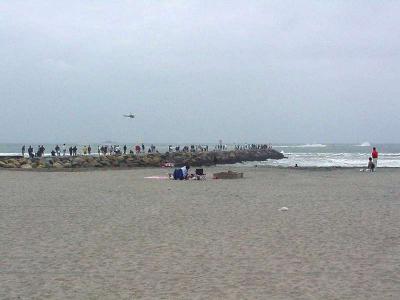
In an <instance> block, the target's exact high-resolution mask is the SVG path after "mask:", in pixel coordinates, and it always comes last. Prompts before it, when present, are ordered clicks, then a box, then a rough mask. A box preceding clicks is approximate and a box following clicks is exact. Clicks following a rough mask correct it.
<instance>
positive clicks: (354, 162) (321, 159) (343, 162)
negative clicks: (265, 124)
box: [244, 153, 400, 168]
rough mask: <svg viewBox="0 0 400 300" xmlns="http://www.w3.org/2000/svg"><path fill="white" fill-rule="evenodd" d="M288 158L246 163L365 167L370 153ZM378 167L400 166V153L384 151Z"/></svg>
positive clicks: (288, 154) (302, 154)
mask: <svg viewBox="0 0 400 300" xmlns="http://www.w3.org/2000/svg"><path fill="white" fill-rule="evenodd" d="M285 156H286V157H287V158H284V159H280V160H274V159H271V160H267V161H261V162H256V163H254V162H246V163H244V165H247V166H249V165H259V166H276V167H293V166H295V165H296V164H297V165H298V166H299V167H312V168H315V167H316V168H319V167H321V168H322V167H328V168H329V167H341V168H363V167H367V165H368V157H369V156H370V154H369V153H285ZM378 167H386V168H400V153H384V154H381V155H380V158H379V160H378Z"/></svg>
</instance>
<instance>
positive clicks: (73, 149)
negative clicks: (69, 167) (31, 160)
mask: <svg viewBox="0 0 400 300" xmlns="http://www.w3.org/2000/svg"><path fill="white" fill-rule="evenodd" d="M270 148H271V146H269V145H266V144H244V145H235V146H234V148H233V149H234V150H257V149H270ZM25 150H26V149H25V145H23V146H22V149H21V152H22V155H23V156H24V155H25ZM45 150H46V149H45V147H44V146H43V145H39V146H38V148H37V151H34V149H33V147H32V146H31V145H30V146H29V147H28V152H27V153H28V155H29V157H42V156H44V154H45ZM213 150H214V151H227V150H229V149H228V145H226V144H222V143H220V144H217V145H215V146H214V149H213ZM167 151H168V152H208V151H209V145H201V144H199V145H195V144H192V145H184V146H181V145H168V150H167ZM143 153H159V150H158V149H157V147H156V146H155V145H154V144H151V145H148V146H147V147H146V146H145V145H144V144H143V143H142V144H137V145H134V146H133V147H132V148H129V147H128V146H127V145H123V146H122V147H121V146H120V145H117V144H115V145H110V144H107V145H98V146H97V153H96V152H95V150H93V148H92V147H91V145H84V146H82V148H81V149H78V146H77V145H71V146H69V147H68V146H67V145H66V144H62V145H61V146H60V145H58V144H57V145H56V146H55V147H54V149H52V150H50V154H51V156H66V155H69V156H77V155H78V154H79V155H93V154H95V155H96V154H97V155H99V156H100V155H122V154H124V155H125V154H143Z"/></svg>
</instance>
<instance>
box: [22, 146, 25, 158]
mask: <svg viewBox="0 0 400 300" xmlns="http://www.w3.org/2000/svg"><path fill="white" fill-rule="evenodd" d="M21 152H22V157H24V156H25V145H23V146H22V149H21Z"/></svg>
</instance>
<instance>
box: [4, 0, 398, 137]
mask: <svg viewBox="0 0 400 300" xmlns="http://www.w3.org/2000/svg"><path fill="white" fill-rule="evenodd" d="M399 28H400V1H384V0H381V1H368V0H365V1H356V0H355V1H334V0H332V1H301V0H298V1H297V0H296V1H283V0H279V1H233V0H231V1H215V0H214V1H207V0H201V1H189V0H187V1H172V0H171V1H149V0H147V1H118V0H113V1H100V0H99V1H91V0H88V1H74V0H69V1H62V0H60V1H40V0H37V1H29V0H24V1H19V0H2V1H1V2H0V45H1V47H0V69H1V71H0V115H1V117H0V143H4V142H21V143H29V142H31V143H35V142H54V143H64V142H81V143H85V142H102V141H109V140H111V141H119V142H132V143H136V142H154V143H172V142H174V143H175V142H198V143H200V142H217V141H218V140H220V139H222V140H223V141H224V142H237V143H239V142H257V143H264V142H265V143H286V142H287V143H353V142H364V141H369V142H393V143H396V142H400V130H399V128H400V117H399V114H400V29H399ZM127 113H133V114H135V115H136V118H135V119H128V118H124V117H123V116H122V115H123V114H127Z"/></svg>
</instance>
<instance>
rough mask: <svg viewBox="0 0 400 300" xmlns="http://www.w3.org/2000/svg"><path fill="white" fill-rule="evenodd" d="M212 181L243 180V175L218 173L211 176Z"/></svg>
mask: <svg viewBox="0 0 400 300" xmlns="http://www.w3.org/2000/svg"><path fill="white" fill-rule="evenodd" d="M213 178H214V179H238V178H243V173H238V172H232V171H228V172H219V173H214V174H213Z"/></svg>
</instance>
